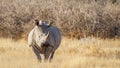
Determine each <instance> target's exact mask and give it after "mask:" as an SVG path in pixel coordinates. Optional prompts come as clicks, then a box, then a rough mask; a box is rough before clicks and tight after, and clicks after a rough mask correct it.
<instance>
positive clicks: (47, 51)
mask: <svg viewBox="0 0 120 68" xmlns="http://www.w3.org/2000/svg"><path fill="white" fill-rule="evenodd" d="M52 50H53V48H52V47H51V46H48V47H46V49H45V53H44V57H45V61H48V59H49V57H50V54H51V52H52Z"/></svg>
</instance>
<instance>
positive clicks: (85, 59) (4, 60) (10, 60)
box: [0, 38, 120, 68]
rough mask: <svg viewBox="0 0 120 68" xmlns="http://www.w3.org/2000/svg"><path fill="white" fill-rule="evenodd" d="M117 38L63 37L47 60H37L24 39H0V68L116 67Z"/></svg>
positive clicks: (119, 44) (119, 59) (118, 64)
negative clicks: (51, 56)
mask: <svg viewBox="0 0 120 68" xmlns="http://www.w3.org/2000/svg"><path fill="white" fill-rule="evenodd" d="M119 41H120V39H106V40H102V39H99V38H84V39H81V40H76V39H67V38H63V40H62V43H61V46H60V47H59V48H58V50H57V51H56V53H55V56H54V59H53V60H52V62H51V63H48V62H46V63H45V62H42V63H39V62H38V61H37V60H36V57H35V55H34V54H33V52H32V50H31V48H29V46H28V45H27V42H26V41H24V40H19V41H13V40H12V39H4V38H1V39H0V67H1V68H38V67H40V68H119V67H120V42H119Z"/></svg>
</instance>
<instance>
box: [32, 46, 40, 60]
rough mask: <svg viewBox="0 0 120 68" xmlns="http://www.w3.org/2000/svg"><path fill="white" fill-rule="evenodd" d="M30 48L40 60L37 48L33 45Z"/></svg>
mask: <svg viewBox="0 0 120 68" xmlns="http://www.w3.org/2000/svg"><path fill="white" fill-rule="evenodd" d="M32 50H33V52H34V53H35V55H36V57H37V59H38V61H40V62H41V56H40V52H39V49H37V48H36V47H35V46H32Z"/></svg>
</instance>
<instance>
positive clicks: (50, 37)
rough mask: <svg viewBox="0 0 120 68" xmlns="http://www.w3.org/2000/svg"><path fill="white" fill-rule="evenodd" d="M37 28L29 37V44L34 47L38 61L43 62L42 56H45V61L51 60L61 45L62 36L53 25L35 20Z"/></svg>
mask: <svg viewBox="0 0 120 68" xmlns="http://www.w3.org/2000/svg"><path fill="white" fill-rule="evenodd" d="M35 23H36V25H35V27H34V28H33V29H32V30H31V32H30V33H29V35H28V44H29V46H31V47H32V49H33V52H34V53H35V55H36V56H37V59H38V60H39V61H41V56H40V54H44V57H45V60H49V61H50V60H51V59H52V58H53V55H54V53H55V50H56V49H57V48H58V47H59V45H60V43H61V34H60V31H59V30H58V28H56V27H54V26H52V23H49V24H48V23H46V22H42V21H41V20H40V21H39V20H35Z"/></svg>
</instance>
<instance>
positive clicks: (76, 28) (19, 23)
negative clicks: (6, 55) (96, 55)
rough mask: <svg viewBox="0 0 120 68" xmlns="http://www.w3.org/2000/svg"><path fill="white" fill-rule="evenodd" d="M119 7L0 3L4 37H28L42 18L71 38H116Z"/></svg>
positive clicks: (115, 0)
mask: <svg viewBox="0 0 120 68" xmlns="http://www.w3.org/2000/svg"><path fill="white" fill-rule="evenodd" d="M119 7H120V1H119V0H0V9H1V10H0V36H2V37H10V38H21V37H26V36H27V34H28V32H29V31H30V30H31V28H32V27H33V22H34V21H33V20H34V19H41V20H45V21H49V20H50V21H54V22H55V23H54V25H55V26H57V27H58V28H59V29H60V30H61V31H62V34H63V35H67V36H68V35H69V36H70V37H76V38H80V37H86V36H91V35H92V36H96V37H102V38H106V37H107V38H114V37H116V36H120V28H119V27H120V9H119ZM76 34H78V35H77V36H76Z"/></svg>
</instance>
